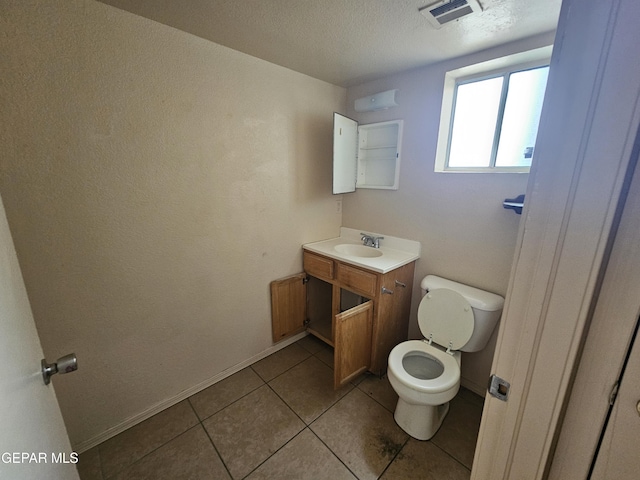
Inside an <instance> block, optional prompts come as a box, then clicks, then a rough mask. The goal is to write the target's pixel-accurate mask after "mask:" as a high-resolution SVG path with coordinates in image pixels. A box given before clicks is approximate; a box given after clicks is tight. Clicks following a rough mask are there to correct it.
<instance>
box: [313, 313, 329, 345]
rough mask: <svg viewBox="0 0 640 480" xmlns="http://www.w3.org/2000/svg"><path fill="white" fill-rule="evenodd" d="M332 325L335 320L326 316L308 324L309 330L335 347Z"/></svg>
mask: <svg viewBox="0 0 640 480" xmlns="http://www.w3.org/2000/svg"><path fill="white" fill-rule="evenodd" d="M332 327H333V320H332V319H331V318H330V317H325V318H321V319H318V320H314V321H313V322H310V323H309V324H308V325H307V332H309V333H310V334H311V335H313V336H314V337H318V338H319V339H320V340H322V341H323V342H324V343H326V344H328V345H331V346H332V347H333V346H334V345H333V334H332Z"/></svg>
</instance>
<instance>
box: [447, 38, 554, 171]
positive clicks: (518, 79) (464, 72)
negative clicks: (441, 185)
mask: <svg viewBox="0 0 640 480" xmlns="http://www.w3.org/2000/svg"><path fill="white" fill-rule="evenodd" d="M539 50H542V51H543V52H544V53H545V55H541V54H542V53H543V52H540V51H534V52H535V53H536V55H535V56H537V57H540V56H542V58H536V59H534V60H533V61H531V60H530V61H528V62H522V60H523V59H526V55H527V54H528V53H530V52H525V53H524V54H519V55H514V56H512V57H507V58H503V59H497V60H493V61H491V62H485V64H480V65H475V66H471V67H466V68H463V69H460V70H458V71H454V72H448V73H447V78H445V91H444V97H443V105H442V112H441V119H440V134H439V138H438V149H437V153H436V168H435V170H436V171H440V172H443V171H447V172H455V171H464V172H498V171H501V172H528V171H529V167H530V166H531V159H532V157H533V150H534V144H535V140H536V135H537V133H538V123H539V121H540V113H541V111H542V102H543V99H544V91H545V88H546V84H547V77H548V74H549V66H548V56H549V54H550V50H547V49H539ZM517 60H520V61H519V62H517ZM496 62H500V63H501V64H502V65H498V67H499V68H495V65H496ZM492 66H493V67H494V68H493V69H491V67H492ZM470 72H471V73H470Z"/></svg>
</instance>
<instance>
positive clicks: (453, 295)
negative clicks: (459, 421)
mask: <svg viewBox="0 0 640 480" xmlns="http://www.w3.org/2000/svg"><path fill="white" fill-rule="evenodd" d="M420 286H421V287H422V291H423V295H424V296H423V298H422V301H421V302H420V306H419V307H418V324H419V325H420V330H421V332H422V334H423V335H424V337H425V338H424V339H423V340H409V341H407V342H403V343H401V344H399V345H396V347H395V348H394V349H393V350H392V351H391V353H390V354H389V368H388V370H387V375H388V377H389V382H390V383H391V386H392V387H393V388H394V390H395V391H396V393H397V394H398V397H399V398H398V405H397V406H396V411H395V414H394V418H395V420H396V422H397V424H398V425H399V426H400V427H401V428H402V429H403V430H404V431H405V432H407V433H408V434H409V435H411V436H412V437H414V438H417V439H418V440H429V439H430V438H431V437H433V436H434V435H435V434H436V432H437V431H438V428H440V425H442V421H443V420H444V417H445V415H446V414H447V412H448V411H449V401H450V400H451V399H453V397H455V396H456V394H457V393H458V389H459V388H460V356H461V354H460V352H461V351H462V352H477V351H479V350H482V349H483V348H484V347H485V345H486V344H487V342H488V341H489V337H491V333H493V330H494V328H495V326H496V324H497V323H498V320H499V319H500V314H501V313H502V307H503V305H504V298H502V297H501V296H500V295H496V294H494V293H489V292H485V291H483V290H479V289H477V288H474V287H470V286H468V285H463V284H461V283H457V282H453V281H451V280H447V279H445V278H441V277H436V276H434V275H428V276H426V277H425V278H424V279H423V280H422V283H421V284H420Z"/></svg>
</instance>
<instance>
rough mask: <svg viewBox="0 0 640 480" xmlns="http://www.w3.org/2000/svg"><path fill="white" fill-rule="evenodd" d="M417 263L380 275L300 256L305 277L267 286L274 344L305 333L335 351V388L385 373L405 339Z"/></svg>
mask: <svg viewBox="0 0 640 480" xmlns="http://www.w3.org/2000/svg"><path fill="white" fill-rule="evenodd" d="M414 267H415V262H411V263H409V264H407V265H404V266H402V267H399V268H397V269H395V270H392V271H390V272H387V273H385V274H381V273H378V272H374V271H372V270H367V269H365V268H361V267H357V266H354V265H350V264H348V263H345V262H341V261H339V260H335V259H332V258H329V257H325V256H323V255H318V254H316V253H312V252H308V251H304V273H299V274H296V275H293V276H290V277H287V278H283V279H280V280H275V281H273V282H271V314H272V329H273V341H274V342H278V341H280V340H283V339H285V338H287V337H290V336H292V335H295V334H297V333H300V332H302V331H304V330H307V331H308V332H309V333H310V334H312V335H314V336H316V337H318V338H319V339H321V340H322V341H324V342H325V343H327V344H329V345H331V346H332V347H333V349H334V354H333V355H334V387H335V388H339V387H340V386H342V385H344V384H345V383H347V382H349V381H351V380H352V379H353V378H355V377H357V376H358V375H360V374H361V373H363V372H364V371H367V370H369V371H371V372H372V373H374V374H376V375H381V374H383V373H384V372H385V371H386V368H387V358H388V356H389V352H391V349H392V348H393V347H394V346H395V345H397V344H398V343H400V342H402V341H404V340H406V339H407V331H408V326H409V310H410V308H411V292H412V287H413V273H414Z"/></svg>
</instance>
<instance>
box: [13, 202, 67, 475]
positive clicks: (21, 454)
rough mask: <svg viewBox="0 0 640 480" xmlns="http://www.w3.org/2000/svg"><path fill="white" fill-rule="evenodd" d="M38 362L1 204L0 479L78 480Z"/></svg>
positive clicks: (32, 326) (32, 325) (34, 335)
mask: <svg viewBox="0 0 640 480" xmlns="http://www.w3.org/2000/svg"><path fill="white" fill-rule="evenodd" d="M42 358H43V354H42V348H41V346H40V340H39V338H38V333H37V332H36V327H35V323H34V321H33V316H32V314H31V308H30V306H29V301H28V299H27V293H26V290H25V287H24V283H23V281H22V274H21V272H20V268H19V266H18V258H17V256H16V253H15V250H14V247H13V241H12V239H11V234H10V233H9V225H8V224H7V219H6V215H5V210H4V206H3V204H2V200H1V199H0V365H1V366H0V406H1V407H0V455H1V457H0V478H7V479H13V478H16V479H18V478H19V479H24V480H26V479H43V478H47V479H51V480H57V479H60V480H63V479H64V480H67V479H77V478H79V477H78V473H77V471H76V466H75V464H74V462H75V461H77V456H76V455H75V453H73V452H72V450H71V445H70V443H69V438H68V437H67V432H66V430H65V426H64V423H63V421H62V415H61V414H60V409H59V408H58V400H57V399H56V395H55V392H54V390H53V385H52V384H51V383H50V384H49V385H48V386H45V384H44V382H43V380H42V375H41V372H40V361H41V359H42ZM48 360H50V359H48ZM54 382H55V379H54Z"/></svg>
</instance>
